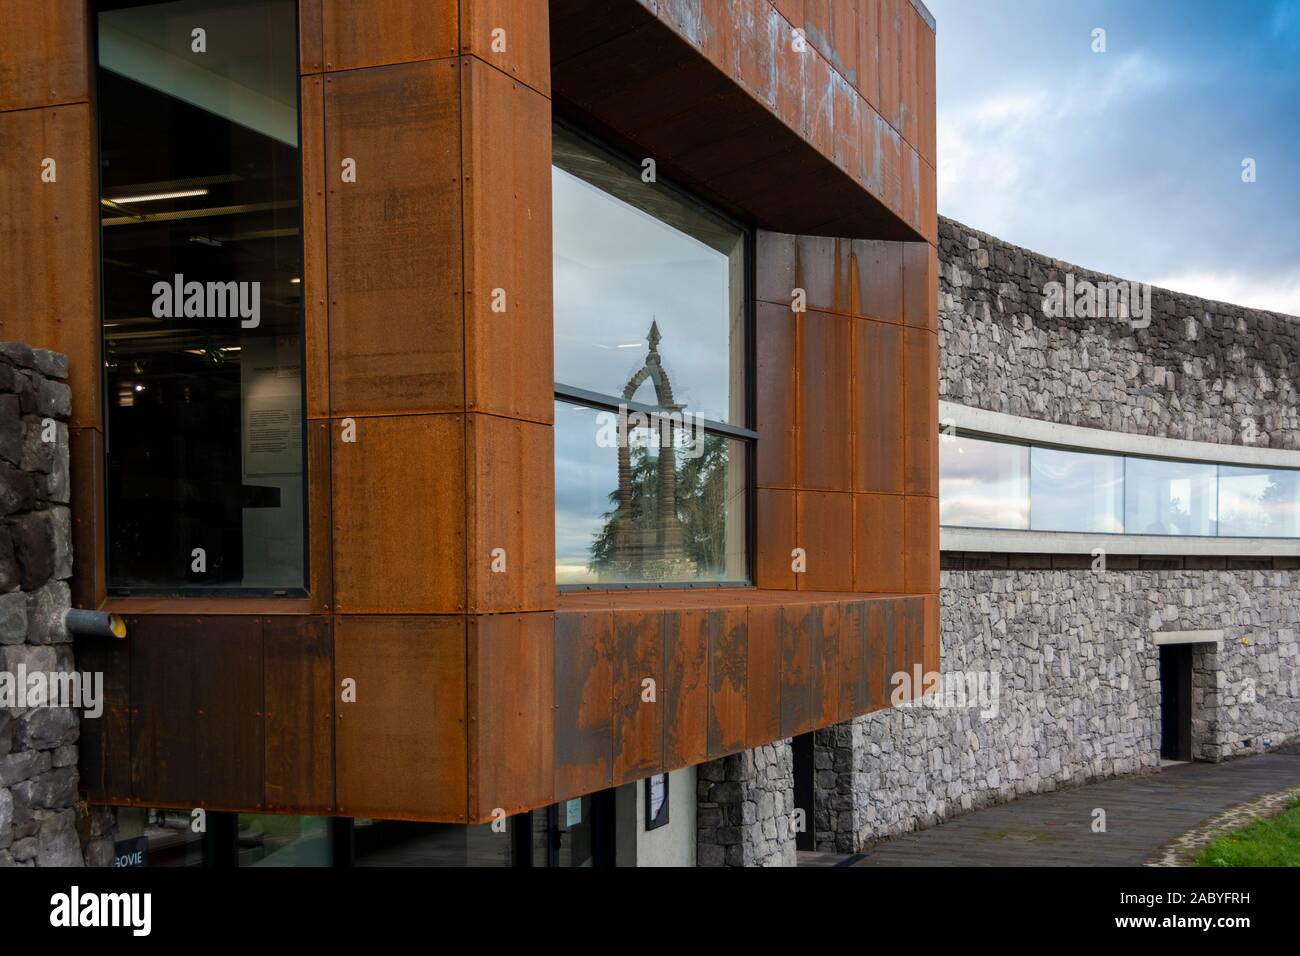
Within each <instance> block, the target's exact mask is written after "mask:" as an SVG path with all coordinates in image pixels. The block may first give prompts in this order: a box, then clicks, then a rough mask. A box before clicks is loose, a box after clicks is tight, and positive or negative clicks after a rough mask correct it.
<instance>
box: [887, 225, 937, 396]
mask: <svg viewBox="0 0 1300 956" xmlns="http://www.w3.org/2000/svg"><path fill="white" fill-rule="evenodd" d="M897 245H899V246H901V247H902V249H903V321H904V322H906V323H907V324H908V325H910V326H913V327H914V328H918V329H928V330H929V331H931V332H934V333H936V334H937V333H938V331H939V304H938V296H939V254H938V251H937V250H936V249H935V248H934V246H932V245H930V244H929V243H928V242H900V243H897ZM935 384H936V385H937V384H938V382H937V381H936V383H935Z"/></svg>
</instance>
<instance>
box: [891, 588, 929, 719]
mask: <svg viewBox="0 0 1300 956" xmlns="http://www.w3.org/2000/svg"><path fill="white" fill-rule="evenodd" d="M902 605H903V611H902V613H903V626H902V627H901V628H900V629H899V631H900V632H901V634H902V642H903V643H902V646H903V651H902V663H901V664H899V665H898V670H900V671H905V672H906V673H907V675H908V677H909V680H908V681H907V682H906V683H904V684H903V687H904V689H905V690H910V694H905V695H904V697H905V699H907V700H920V699H921V694H922V691H923V690H924V680H925V675H924V670H925V599H924V598H919V597H909V598H903V599H902Z"/></svg>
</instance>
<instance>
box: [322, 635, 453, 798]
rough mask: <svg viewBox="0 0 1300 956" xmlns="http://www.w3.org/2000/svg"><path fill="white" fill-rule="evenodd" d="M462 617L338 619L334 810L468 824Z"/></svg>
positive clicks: (335, 665)
mask: <svg viewBox="0 0 1300 956" xmlns="http://www.w3.org/2000/svg"><path fill="white" fill-rule="evenodd" d="M465 627H466V625H465V619H464V618H463V617H414V616H395V615H394V616H383V617H338V618H335V621H334V693H335V694H336V695H338V694H339V693H340V690H341V688H342V683H343V682H344V681H346V680H351V681H354V682H355V690H356V699H355V701H352V702H347V701H344V700H342V699H341V698H340V699H339V700H338V703H337V704H336V716H337V719H336V721H335V724H336V726H335V744H334V746H335V765H336V767H337V780H338V782H337V792H338V812H339V813H340V814H342V815H345V816H351V817H379V818H381V819H394V820H435V821H445V822H450V823H456V822H459V823H463V822H465V818H466V814H465V799H466V794H467V780H466V767H467V749H466V706H467V704H466V647H465V645H466V636H465Z"/></svg>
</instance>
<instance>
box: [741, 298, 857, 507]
mask: <svg viewBox="0 0 1300 956" xmlns="http://www.w3.org/2000/svg"><path fill="white" fill-rule="evenodd" d="M853 323H854V320H853V319H851V318H846V317H845V316H840V315H828V314H826V313H823V312H812V311H809V312H805V313H804V314H803V315H802V316H801V317H800V319H799V323H798V326H799V348H798V353H799V400H798V429H797V433H796V437H797V447H798V456H799V486H800V487H801V488H814V489H817V490H821V491H848V490H849V489H850V488H851V487H852V485H853V427H852V424H851V413H852V389H851V388H850V387H849V383H850V382H851V380H852V378H851V371H850V370H851V367H852V358H853V356H852V348H851V344H850V338H851V333H852V327H853ZM760 381H762V379H760ZM764 387H766V385H764Z"/></svg>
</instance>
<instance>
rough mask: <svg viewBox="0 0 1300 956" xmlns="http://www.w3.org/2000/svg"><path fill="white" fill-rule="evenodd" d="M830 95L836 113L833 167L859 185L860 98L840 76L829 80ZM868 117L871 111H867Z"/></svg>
mask: <svg viewBox="0 0 1300 956" xmlns="http://www.w3.org/2000/svg"><path fill="white" fill-rule="evenodd" d="M831 96H832V98H833V104H832V106H833V109H834V112H835V150H834V154H833V156H834V159H835V165H836V166H838V167H839V168H840V169H842V170H844V172H845V173H847V174H848V175H850V176H852V177H853V178H854V179H855V180H857V181H858V182H863V174H862V116H863V112H864V111H863V108H862V98H861V97H860V96H859V95H858V91H857V90H855V89H854V88H853V86H852V84H851V83H850V82H849V81H848V80H847V79H845V78H844V76H843V75H842V74H840V73H839V72H836V73H834V74H833V75H832V77H831ZM866 113H867V115H868V116H870V115H872V114H871V111H870V110H867V111H866Z"/></svg>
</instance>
